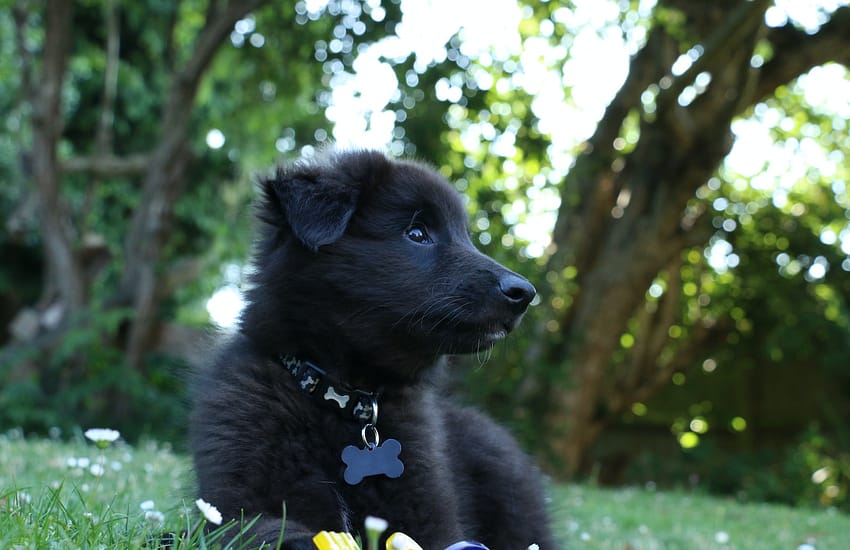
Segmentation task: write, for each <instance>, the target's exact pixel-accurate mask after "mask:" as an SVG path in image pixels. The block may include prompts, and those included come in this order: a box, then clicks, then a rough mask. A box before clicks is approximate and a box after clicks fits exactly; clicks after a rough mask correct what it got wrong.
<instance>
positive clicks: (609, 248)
mask: <svg viewBox="0 0 850 550" xmlns="http://www.w3.org/2000/svg"><path fill="white" fill-rule="evenodd" d="M770 5H771V2H767V1H752V2H738V1H729V2H723V3H720V4H718V3H716V2H678V1H675V0H674V1H667V2H659V4H658V6H657V7H656V8H655V11H654V14H653V18H652V19H653V23H652V27H651V29H650V31H649V34H648V37H647V39H646V43H645V44H644V46H643V47H642V48H641V49H640V51H638V52H637V54H636V55H635V56H634V57H633V58H632V60H631V65H630V67H629V74H628V77H627V79H626V81H625V83H624V84H623V86H622V88H621V89H620V91H619V92H618V93H617V94H616V96H615V97H614V99H613V100H612V102H611V103H610V105H609V106H608V108H607V110H606V112H605V115H604V117H603V119H602V120H601V122H600V123H599V126H598V127H597V129H596V131H595V133H594V134H593V136H592V137H591V138H590V139H589V140H588V142H587V143H586V144H585V146H584V150H583V151H582V153H581V154H580V155H579V156H578V158H577V160H576V162H575V165H574V166H573V167H572V169H571V170H570V172H569V174H568V176H567V178H566V180H565V181H564V182H563V184H562V191H561V198H562V200H561V206H560V209H559V211H558V218H557V223H556V225H555V229H554V233H553V238H552V243H553V248H554V252H553V253H552V254H551V256H549V258H548V259H547V261H546V265H545V271H546V272H547V273H551V274H555V276H553V277H548V278H547V280H549V281H552V283H553V284H550V285H549V286H547V287H545V288H544V289H543V293H542V294H543V303H544V304H546V305H547V306H548V307H549V312H550V313H551V315H552V316H553V319H554V321H555V323H556V325H551V324H550V325H549V326H550V330H545V329H541V330H539V331H538V334H539V336H540V337H541V338H545V340H542V341H541V344H540V345H538V346H533V347H532V348H531V351H530V353H529V356H528V357H527V360H528V361H529V362H535V361H544V362H546V363H549V364H559V365H561V366H562V367H563V368H565V369H566V370H567V372H568V373H569V376H568V378H567V377H565V378H562V379H561V380H562V381H566V382H567V384H565V385H562V384H555V385H553V384H545V385H544V384H541V386H540V391H541V392H542V393H543V394H544V395H545V396H546V398H547V399H548V400H550V401H549V403H550V406H549V407H550V408H549V414H548V417H547V419H546V423H547V427H548V429H549V432H550V433H551V434H556V435H555V437H556V439H555V442H554V444H553V448H552V451H553V454H554V455H555V456H556V457H558V458H560V459H562V460H563V461H564V463H563V464H562V466H563V469H562V471H563V472H564V473H566V474H576V473H578V472H581V471H583V468H584V467H585V466H586V462H585V460H586V453H587V451H588V449H589V448H590V447H591V446H592V445H593V443H594V442H595V441H596V440H597V438H598V437H599V436H600V434H601V433H602V430H603V429H604V428H605V426H606V425H607V424H608V423H610V422H611V421H612V420H613V419H615V418H617V417H618V416H619V415H621V414H622V413H624V412H625V411H627V410H628V408H629V407H631V406H632V405H633V404H634V403H635V402H637V401H641V400H644V399H646V398H648V397H649V396H650V395H652V394H653V393H654V392H656V391H658V389H660V388H661V387H663V386H664V385H666V384H667V383H668V381H669V380H670V377H671V375H672V374H673V373H675V372H677V371H680V370H683V369H685V368H686V367H689V366H691V365H693V364H695V363H696V362H697V360H698V359H702V358H704V356H705V355H706V354H707V352H708V350H710V349H711V347H712V345H715V344H717V343H719V342H722V341H723V340H724V338H725V336H726V333H727V331H728V329H729V327H728V326H727V324H726V323H725V322H724V321H723V320H722V319H718V318H716V317H714V316H712V315H707V316H701V317H699V318H697V319H695V320H692V321H690V322H689V321H688V320H687V319H683V318H682V300H683V297H684V296H683V293H682V289H681V287H682V280H681V273H682V271H681V270H682V261H683V258H684V257H685V256H686V254H687V252H688V250H690V249H691V248H693V247H695V246H697V245H703V246H704V243H706V242H707V241H708V239H709V237H710V236H711V235H712V234H713V233H714V231H715V229H714V228H713V227H712V225H711V222H712V219H711V215H710V212H709V209H708V208H707V207H706V204H705V203H704V202H700V201H697V200H695V197H696V193H697V191H698V190H699V189H700V188H701V187H703V186H704V185H706V183H707V182H708V181H709V179H710V178H711V177H712V176H713V175H714V174H715V172H716V171H717V170H718V167H719V165H720V163H721V161H722V160H723V159H724V157H725V156H726V154H727V153H728V152H729V150H730V147H731V145H732V142H733V139H732V133H731V130H730V124H731V122H732V121H733V119H734V118H735V117H737V116H740V115H742V114H744V113H746V112H747V111H748V110H749V109H751V108H752V107H753V106H754V105H755V104H756V103H758V102H759V101H762V100H764V98H766V97H768V96H770V95H771V94H772V93H773V92H774V90H776V89H777V87H779V86H782V85H784V84H787V83H789V82H790V81H792V80H793V79H794V78H796V77H797V76H799V75H800V74H802V73H804V72H805V71H807V70H809V69H811V68H812V67H814V66H816V65H819V64H822V63H826V62H828V61H837V62H841V63H844V64H848V63H850V59H848V55H847V52H848V51H850V48H848V41H850V38H848V37H850V9H848V8H840V9H839V10H837V11H835V12H834V13H833V14H832V16H831V18H830V19H829V21H828V22H826V23H825V24H823V25H822V26H821V27H820V29H819V30H818V32H817V33H814V34H810V33H807V32H805V31H804V30H802V29H799V28H796V27H795V26H794V25H793V23H791V22H788V23H786V24H785V25H783V26H780V27H775V28H770V27H767V26H766V24H765V11H766V10H767V9H768V8H769V7H770ZM689 51H690V52H693V53H694V54H695V55H694V58H695V59H694V60H693V62H692V63H691V64H690V66H689V67H688V68H687V69H685V70H674V69H673V68H672V67H673V64H674V62H675V61H676V60H677V59H678V58H679V56H680V55H683V54H685V53H686V52H689ZM754 56H759V58H760V59H761V58H762V57H763V59H764V61H763V63H762V62H761V61H758V62H756V61H754V59H755V58H754ZM707 81H708V83H706V82H707ZM686 90H689V92H690V93H689V95H683V92H685V91H686ZM635 120H637V121H638V122H637V133H638V137H637V138H636V139H634V140H632V141H633V144H632V145H630V146H629V147H626V146H625V145H626V142H625V141H624V139H623V132H624V126H628V125H629V124H634V123H635V122H634V121H635ZM657 278H660V279H661V280H663V281H664V282H665V284H666V292H664V295H663V297H661V299H659V300H657V302H656V303H652V301H650V303H648V300H647V290H648V289H649V287H650V285H651V284H652V283H653V281H654V280H656V279H657ZM564 297H568V298H569V303H570V304H571V305H570V307H564V303H565V301H564ZM559 306H560V307H559ZM633 320H637V322H636V323H635V324H634V325H630V323H631V322H632V321H633ZM553 326H554V327H555V328H556V330H555V331H554V335H553V331H552V330H551V327H553ZM630 326H635V327H636V328H635V329H634V330H631V329H630ZM672 327H680V328H678V329H677V330H676V334H677V336H678V337H677V338H675V339H674V338H671V336H670V335H671V334H672V333H671V328H672ZM682 327H684V329H682ZM624 334H630V337H629V339H628V346H627V347H628V349H627V351H626V353H621V352H622V349H623V340H622V337H623V335H624ZM547 335H548V336H549V337H548V338H546V336H547ZM618 353H620V358H619V360H617V357H618Z"/></svg>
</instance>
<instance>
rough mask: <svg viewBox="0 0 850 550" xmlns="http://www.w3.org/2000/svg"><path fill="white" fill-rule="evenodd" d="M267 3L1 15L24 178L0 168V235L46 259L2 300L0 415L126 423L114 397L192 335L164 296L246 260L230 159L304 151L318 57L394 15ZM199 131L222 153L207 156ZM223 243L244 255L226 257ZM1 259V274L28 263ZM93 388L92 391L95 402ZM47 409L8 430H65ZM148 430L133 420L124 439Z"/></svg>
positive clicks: (320, 81) (119, 398)
mask: <svg viewBox="0 0 850 550" xmlns="http://www.w3.org/2000/svg"><path fill="white" fill-rule="evenodd" d="M264 4H267V3H266V2H264V1H263V0H248V1H244V2H242V1H228V0H210V1H209V2H202V3H190V2H182V3H180V2H174V3H171V2H166V3H160V2H148V3H135V4H133V3H131V4H124V3H119V2H117V1H115V0H107V1H104V2H94V3H92V2H89V3H79V4H75V3H74V2H66V1H52V0H51V1H48V2H46V3H43V4H37V3H30V2H25V1H22V2H17V3H15V4H14V6H13V9H12V10H10V13H8V14H7V13H5V12H4V14H3V16H2V23H3V27H4V28H7V29H10V30H14V34H8V35H4V38H3V46H4V51H8V49H9V48H8V46H9V45H10V42H11V39H12V38H13V37H14V45H15V50H16V51H15V53H16V55H17V59H16V61H17V67H14V68H8V74H9V77H10V84H11V85H9V86H8V87H7V86H6V85H5V84H4V88H3V91H4V92H5V94H8V95H4V97H3V98H2V100H3V101H2V103H0V105H2V108H3V112H2V114H3V115H5V116H7V117H9V118H10V119H15V120H17V121H19V122H20V121H24V123H23V124H21V125H20V126H21V127H22V128H23V129H22V130H21V132H20V133H19V135H18V136H17V141H16V143H15V145H16V146H17V147H19V148H20V149H21V154H20V158H21V159H22V162H21V168H20V170H18V169H17V168H16V167H14V166H7V165H4V166H3V167H4V169H8V170H9V172H10V173H11V174H12V176H13V178H15V179H18V181H19V182H20V186H19V187H17V188H13V189H12V190H11V191H10V193H9V195H8V199H7V195H6V193H5V190H4V193H3V195H2V196H3V198H4V202H3V203H2V205H3V206H7V205H10V206H8V207H9V208H10V210H11V213H10V215H9V219H10V220H15V228H14V229H13V228H11V227H10V226H9V225H7V226H6V227H4V230H5V231H8V232H9V233H5V231H4V234H0V241H2V242H3V244H7V243H8V246H10V247H13V248H12V249H13V250H14V251H15V253H16V256H17V258H16V259H19V258H23V254H22V250H26V251H30V250H31V243H32V242H33V241H35V242H37V243H38V244H40V246H41V254H40V257H41V259H42V260H43V264H42V266H41V267H36V269H35V270H33V271H34V272H30V273H28V274H27V277H33V276H36V277H37V276H38V275H39V271H40V272H41V274H43V282H42V284H41V286H40V291H39V296H38V298H37V301H36V302H35V303H34V304H32V303H30V304H22V303H21V302H20V301H19V300H10V304H11V305H10V307H17V308H19V309H18V311H16V312H11V313H12V314H15V320H14V322H13V323H12V327H13V330H12V336H13V338H14V341H13V342H12V343H11V345H9V346H7V347H6V349H4V350H3V351H2V352H0V374H2V375H3V376H4V377H8V379H9V380H10V381H12V382H14V383H10V384H8V385H6V384H4V386H5V387H4V388H3V390H2V391H0V402H2V403H3V405H4V406H3V408H4V410H7V411H12V412H9V414H10V415H13V416H14V414H16V413H14V411H15V410H16V408H17V409H20V410H28V411H32V410H36V411H37V410H38V408H39V406H38V404H37V403H41V402H50V401H51V400H52V399H55V398H58V397H61V398H60V399H59V401H62V402H64V401H63V399H62V398H67V400H68V401H74V403H73V404H69V408H67V409H66V410H65V412H66V413H68V416H71V415H73V416H75V417H76V421H77V422H82V421H84V419H83V418H81V417H80V416H79V414H78V413H81V412H82V411H81V410H80V409H87V410H88V414H89V415H91V416H94V417H99V416H103V415H105V414H117V415H118V416H122V415H123V416H132V415H130V414H129V412H130V411H129V410H128V407H129V405H128V403H127V401H128V399H127V394H132V393H134V392H139V391H140V387H141V388H146V387H149V386H150V385H151V384H153V385H156V384H157V383H158V382H155V380H157V379H161V378H162V375H161V373H160V371H161V369H162V365H163V363H164V362H163V360H162V359H161V358H160V359H157V358H156V356H157V352H158V351H161V350H163V349H164V348H167V347H168V346H169V345H173V344H174V342H175V339H177V340H178V342H177V345H178V346H180V345H185V344H186V342H185V340H187V339H188V340H193V339H195V337H197V336H200V334H201V332H200V331H195V332H196V334H193V335H192V336H191V337H187V335H186V334H185V330H182V329H181V332H180V334H179V335H176V336H175V334H174V333H173V329H174V328H175V327H174V326H173V324H172V321H173V320H174V318H175V317H176V316H177V313H178V311H179V307H178V306H179V305H181V304H178V303H177V301H178V300H177V296H178V295H181V293H182V298H180V300H182V305H183V306H184V307H185V302H186V301H188V300H189V299H188V298H187V297H186V294H187V289H192V288H194V289H195V292H196V294H201V295H202V292H199V291H198V289H199V287H201V286H202V285H200V284H199V283H198V282H197V279H198V278H199V276H201V275H203V274H208V273H209V272H210V271H212V272H213V273H215V272H217V271H218V269H219V264H220V263H221V262H222V261H223V260H225V259H227V258H230V257H234V256H239V257H241V256H244V255H245V254H246V251H247V247H248V241H249V239H248V237H247V226H248V224H243V225H245V226H246V231H244V232H242V233H240V234H239V235H236V237H238V239H234V237H233V236H231V235H233V232H232V231H230V230H229V227H228V224H231V223H232V222H233V218H235V217H240V218H241V216H242V212H244V211H245V208H244V207H245V205H246V204H247V203H248V202H249V200H250V194H251V185H252V183H251V180H250V178H249V177H241V171H240V169H239V168H240V166H239V165H238V164H237V163H236V161H237V160H239V161H243V162H244V161H245V160H246V159H247V162H246V163H245V165H244V166H245V171H246V172H249V173H250V171H251V170H252V169H253V168H257V164H259V162H260V161H261V163H262V164H261V165H262V166H263V167H264V168H265V167H267V166H268V165H269V164H271V163H272V162H273V160H274V156H275V155H274V153H273V152H275V149H274V144H275V140H279V139H280V138H281V136H283V137H286V138H287V139H288V140H289V141H288V142H287V147H286V148H281V147H279V150H280V151H288V150H290V149H293V148H295V147H296V146H297V145H298V144H302V143H310V142H313V141H314V132H315V131H316V130H317V129H319V128H324V127H327V121H326V119H324V117H323V116H322V113H321V109H320V107H321V106H322V105H321V102H322V99H321V97H320V95H321V94H320V92H321V91H322V90H323V88H324V83H325V81H326V79H327V77H328V71H327V67H326V66H325V65H326V64H322V63H316V62H314V59H315V47H314V44H316V43H317V41H320V40H322V39H327V38H329V37H330V36H331V35H332V31H333V30H334V28H335V27H339V29H341V30H342V33H341V34H342V38H344V40H341V41H340V44H341V45H340V48H338V49H336V50H335V51H332V52H326V55H325V59H326V60H327V61H326V62H327V63H329V62H331V61H334V62H337V63H340V66H341V67H343V68H344V67H347V66H349V65H350V64H351V62H352V60H353V51H354V46H355V45H356V44H355V40H354V38H355V37H356V38H357V40H360V41H364V42H365V41H369V40H372V39H373V38H374V36H375V34H376V33H378V34H383V33H384V32H386V31H385V30H384V26H385V25H390V26H391V25H392V21H393V17H394V16H396V15H397V13H396V11H393V10H392V9H389V10H384V11H383V12H382V13H381V17H376V18H370V17H369V14H370V10H371V8H369V7H367V9H365V10H364V8H363V6H361V5H360V4H359V3H356V4H355V3H349V2H330V3H328V4H327V5H325V6H323V7H322V9H320V10H318V11H315V12H309V11H308V9H307V6H306V4H305V3H303V2H299V3H297V5H295V6H293V7H287V9H285V10H281V9H278V8H276V7H275V6H268V7H265V8H264V7H263V6H264ZM252 12H255V13H252ZM379 20H385V22H379ZM258 26H260V27H261V28H262V31H263V32H264V33H265V34H261V33H260V32H259V30H258V29H257V27H258ZM339 34H340V33H337V36H339ZM4 61H5V59H4ZM9 65H11V66H14V65H15V63H11V64H9ZM3 67H4V68H7V66H6V65H5V63H4V65H3ZM246 88H247V90H250V91H249V92H246V91H245V89H246ZM27 122H28V124H27ZM210 128H215V129H216V130H217V131H218V132H219V134H221V135H222V139H223V138H224V136H225V135H228V138H229V139H231V140H232V145H230V146H229V147H228V148H226V149H223V150H221V151H219V148H220V145H221V144H219V145H218V146H217V147H212V146H207V145H206V144H205V143H204V133H205V131H204V130H205V129H210ZM290 132H291V135H290ZM225 133H226V134H225ZM289 142H291V143H289ZM255 151H260V152H259V153H258V152H255ZM10 179H12V178H10ZM30 179H31V181H32V182H33V185H32V192H31V193H27V192H26V189H27V187H28V186H27V184H26V183H24V182H26V181H27V180H30ZM228 180H230V181H229V182H228ZM234 180H235V182H236V184H235V185H234V184H233V183H232V182H233V181H234ZM228 184H229V185H228ZM217 194H218V195H219V196H216V195H217ZM228 197H229V198H228ZM222 199H225V200H224V201H222ZM7 200H8V202H6V201H7ZM33 203H34V204H36V205H37V208H36V209H34V210H33V209H31V208H30V207H29V205H30V204H33ZM222 204H224V205H225V206H227V207H229V208H228V209H226V210H225V212H226V214H225V216H222V208H221V206H222ZM228 218H229V219H228ZM234 240H241V241H242V243H241V244H240V245H239V246H236V247H234V249H233V250H228V251H225V250H223V249H224V248H226V247H227V245H228V243H231V242H233V241H234ZM14 264H16V265H10V266H5V265H4V266H3V268H2V270H3V271H4V276H6V273H8V272H7V271H6V270H7V269H20V268H21V267H22V266H23V265H25V264H24V263H23V262H14ZM16 276H17V275H16ZM0 282H3V279H2V278H0ZM208 286H209V284H208V285H207V287H208ZM203 290H206V291H207V292H208V291H209V288H205V289H202V291H203ZM7 292H8V295H10V296H15V295H16V294H17V293H16V288H15V285H14V284H10V285H9V286H6V285H5V284H4V285H2V286H0V294H2V295H3V296H4V297H5V296H6V295H7ZM207 295H208V294H207ZM2 303H5V299H4V301H2V302H0V304H2ZM8 316H11V315H10V312H8V311H4V312H3V317H4V320H5V318H7V317H8ZM177 328H178V329H179V327H177ZM2 340H5V335H4V336H3V339H2ZM2 340H0V341H2ZM158 373H159V374H158ZM169 383H170V384H176V382H173V381H172V382H169ZM98 385H100V386H103V387H102V388H100V389H102V390H104V391H102V392H101V393H102V394H103V395H102V396H92V395H90V393H97V392H96V389H97V388H98ZM72 388H73V389H74V391H69V390H71V389H72ZM93 388H94V389H93ZM16 390H18V391H16ZM172 390H173V388H172ZM33 398H36V399H33ZM151 400H153V401H158V399H157V397H156V396H155V395H136V396H135V397H134V398H133V399H130V401H133V402H137V403H138V402H141V403H143V402H144V401H151ZM27 401H30V404H29V405H28V406H27V405H24V406H21V407H16V406H15V404H21V403H25V402H27ZM48 408H49V407H44V409H48ZM53 408H54V409H57V410H56V411H55V414H54V415H53V416H52V417H51V419H49V420H45V419H43V418H41V419H38V420H34V421H33V422H28V421H27V420H26V419H22V420H19V422H20V423H22V424H25V425H28V427H29V424H31V423H34V424H36V425H38V424H40V425H41V427H46V426H45V424H46V425H48V426H49V425H51V424H49V422H57V421H58V422H64V423H66V424H67V423H68V421H71V422H73V421H74V420H73V419H71V418H67V417H65V416H63V414H62V412H61V409H62V407H60V406H56V407H53ZM134 414H136V415H139V414H144V406H140V407H139V408H138V409H137V410H135V411H134ZM135 420H136V421H138V418H136V419H135ZM120 421H121V422H126V423H127V424H130V425H132V424H133V423H134V420H133V419H131V418H122V419H120ZM151 422H154V421H148V422H145V423H139V422H135V424H136V425H135V426H134V427H133V428H132V429H131V433H138V432H139V431H143V430H144V429H145V426H149V425H150V423H151Z"/></svg>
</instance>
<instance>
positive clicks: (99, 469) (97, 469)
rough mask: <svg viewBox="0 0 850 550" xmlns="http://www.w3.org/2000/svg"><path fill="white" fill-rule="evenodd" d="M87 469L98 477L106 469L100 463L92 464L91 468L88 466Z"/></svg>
mask: <svg viewBox="0 0 850 550" xmlns="http://www.w3.org/2000/svg"><path fill="white" fill-rule="evenodd" d="M89 471H90V472H91V475H93V476H95V477H100V476H102V475H103V474H104V472H105V471H106V470H105V469H104V468H103V465H102V464H92V465H91V468H89Z"/></svg>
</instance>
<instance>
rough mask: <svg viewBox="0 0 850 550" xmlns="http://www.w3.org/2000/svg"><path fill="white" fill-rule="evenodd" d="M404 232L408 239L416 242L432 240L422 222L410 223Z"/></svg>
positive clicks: (428, 242)
mask: <svg viewBox="0 0 850 550" xmlns="http://www.w3.org/2000/svg"><path fill="white" fill-rule="evenodd" d="M404 234H405V235H407V238H408V239H410V240H411V241H413V242H415V243H418V244H431V243H432V242H434V241H432V240H431V237H430V235H428V231H427V230H426V229H425V226H424V225H422V224H418V223H417V224H415V225H411V226H410V227H408V228H407V229H406V230H405V231H404Z"/></svg>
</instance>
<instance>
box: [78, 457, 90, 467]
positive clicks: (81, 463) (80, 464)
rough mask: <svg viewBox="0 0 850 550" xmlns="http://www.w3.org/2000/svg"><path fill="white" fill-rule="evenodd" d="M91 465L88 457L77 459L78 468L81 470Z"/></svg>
mask: <svg viewBox="0 0 850 550" xmlns="http://www.w3.org/2000/svg"><path fill="white" fill-rule="evenodd" d="M89 464H91V460H89V459H88V458H87V457H84V456H81V457H80V458H78V459H77V466H78V467H80V468H88V467H89Z"/></svg>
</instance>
